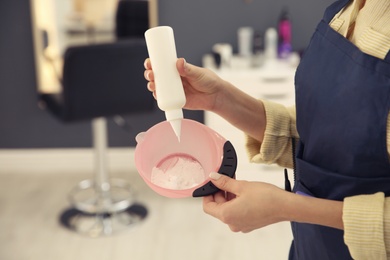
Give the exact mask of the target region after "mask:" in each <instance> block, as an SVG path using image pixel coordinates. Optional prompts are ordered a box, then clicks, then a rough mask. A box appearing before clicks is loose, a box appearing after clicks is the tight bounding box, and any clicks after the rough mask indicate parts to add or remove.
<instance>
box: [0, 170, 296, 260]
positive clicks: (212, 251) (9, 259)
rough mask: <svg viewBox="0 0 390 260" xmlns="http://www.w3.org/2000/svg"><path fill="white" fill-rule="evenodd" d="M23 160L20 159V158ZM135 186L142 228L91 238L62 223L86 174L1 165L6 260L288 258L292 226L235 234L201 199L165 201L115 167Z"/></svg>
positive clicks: (0, 243)
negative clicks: (22, 169)
mask: <svg viewBox="0 0 390 260" xmlns="http://www.w3.org/2000/svg"><path fill="white" fill-rule="evenodd" d="M20 163H23V162H20ZM112 175H113V176H114V177H117V176H120V177H123V178H125V179H126V180H128V181H129V182H131V183H132V185H133V187H134V188H135V189H136V191H137V194H138V195H137V200H138V202H139V203H141V204H143V205H145V206H146V207H147V209H148V215H147V217H146V218H145V219H144V220H143V221H142V222H141V223H140V224H138V225H137V226H135V227H133V228H131V229H127V230H126V231H124V232H122V233H120V234H116V235H113V236H109V237H100V238H88V237H85V236H81V235H79V234H76V233H74V232H71V231H69V230H67V229H65V228H63V227H62V226H61V225H60V224H59V221H58V218H59V215H60V214H61V212H62V211H63V210H65V209H66V208H67V207H68V206H69V204H68V201H67V199H66V196H67V194H68V193H69V191H70V189H71V188H72V187H73V186H74V185H75V184H77V183H78V182H79V181H81V180H83V179H84V178H89V177H90V174H89V173H82V174H80V173H78V174H75V173H74V172H72V173H69V172H57V173H56V174H50V173H42V174H39V173H34V174H30V173H28V172H16V173H15V172H13V173H12V174H11V173H7V172H4V171H2V170H1V166H0V230H1V231H0V259H1V260H75V259H77V260H92V259H94V260H122V259H123V260H124V259H126V260H130V259H131V260H181V259H183V260H192V259H194V260H195V259H196V260H198V259H199V260H200V259H201V260H222V259H224V260H225V259H227V260H235V259H237V260H252V259H271V260H279V259H280V260H282V259H287V255H288V250H289V246H290V243H291V239H292V236H291V231H290V226H289V223H286V222H284V223H279V224H275V225H271V226H268V227H266V228H263V229H261V230H256V231H253V232H251V233H248V234H242V233H233V232H231V231H230V229H229V228H228V227H227V226H226V225H224V224H222V223H220V222H219V221H218V220H216V219H214V218H212V217H211V216H209V215H206V214H205V213H204V212H203V210H202V200H201V199H194V198H188V199H187V198H186V199H168V198H164V197H161V196H159V195H157V194H155V193H154V192H153V191H151V190H150V189H149V188H148V187H147V186H146V185H145V184H144V183H143V181H142V180H141V178H140V177H139V176H138V173H137V172H135V171H133V172H114V173H113V174H112Z"/></svg>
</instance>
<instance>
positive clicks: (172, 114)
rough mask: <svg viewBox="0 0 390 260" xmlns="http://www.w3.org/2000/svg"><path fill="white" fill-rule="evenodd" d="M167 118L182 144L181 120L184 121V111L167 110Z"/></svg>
mask: <svg viewBox="0 0 390 260" xmlns="http://www.w3.org/2000/svg"><path fill="white" fill-rule="evenodd" d="M165 117H166V119H167V121H169V123H170V124H171V126H172V129H173V131H174V132H175V134H176V136H177V139H178V140H179V142H180V135H181V120H182V119H183V110H181V109H175V110H167V111H165Z"/></svg>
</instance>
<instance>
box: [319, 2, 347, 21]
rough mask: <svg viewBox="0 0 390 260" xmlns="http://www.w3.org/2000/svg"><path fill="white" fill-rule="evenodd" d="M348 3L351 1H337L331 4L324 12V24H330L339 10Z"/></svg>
mask: <svg viewBox="0 0 390 260" xmlns="http://www.w3.org/2000/svg"><path fill="white" fill-rule="evenodd" d="M350 1H352V0H337V1H336V2H334V3H333V4H331V5H330V6H329V7H328V8H327V9H326V11H325V14H324V18H323V19H324V21H325V22H326V23H328V24H329V23H330V21H332V19H333V17H334V16H335V15H336V14H337V13H338V12H340V10H341V9H343V8H344V7H345V6H346V5H347V4H348V3H349V2H350Z"/></svg>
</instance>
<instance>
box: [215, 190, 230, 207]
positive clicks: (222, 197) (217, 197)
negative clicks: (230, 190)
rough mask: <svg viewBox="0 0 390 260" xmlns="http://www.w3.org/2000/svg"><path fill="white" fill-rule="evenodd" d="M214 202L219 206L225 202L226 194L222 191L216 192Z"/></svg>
mask: <svg viewBox="0 0 390 260" xmlns="http://www.w3.org/2000/svg"><path fill="white" fill-rule="evenodd" d="M214 200H215V202H216V203H218V204H221V203H225V202H227V199H226V192H224V191H218V192H217V193H215V194H214Z"/></svg>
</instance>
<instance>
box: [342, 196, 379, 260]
mask: <svg viewBox="0 0 390 260" xmlns="http://www.w3.org/2000/svg"><path fill="white" fill-rule="evenodd" d="M384 202H385V198H384V194H383V193H382V192H378V193H376V194H372V195H359V196H353V197H348V198H345V199H344V206H343V223H344V241H345V244H346V245H347V246H348V249H349V251H350V253H351V256H352V257H353V259H355V260H358V259H378V260H382V259H383V260H385V259H386V248H385V242H384V229H383V228H384V206H385V205H384V204H385V203H384Z"/></svg>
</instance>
